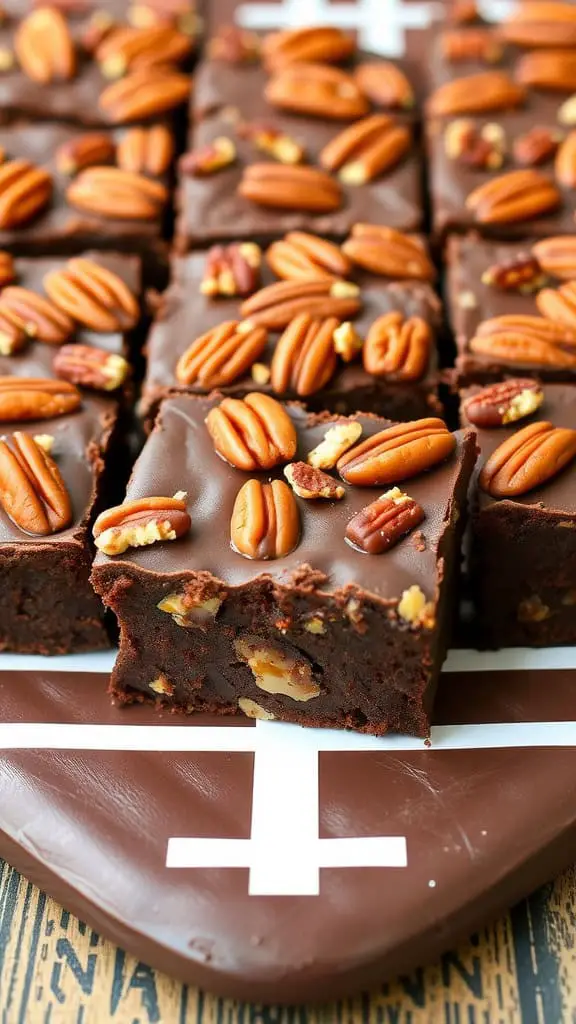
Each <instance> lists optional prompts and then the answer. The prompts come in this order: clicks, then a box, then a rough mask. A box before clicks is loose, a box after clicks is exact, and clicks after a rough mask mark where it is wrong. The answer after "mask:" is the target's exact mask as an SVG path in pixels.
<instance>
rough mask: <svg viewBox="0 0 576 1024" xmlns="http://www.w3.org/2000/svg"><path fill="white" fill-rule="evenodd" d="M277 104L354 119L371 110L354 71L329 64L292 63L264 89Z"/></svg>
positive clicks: (338, 118)
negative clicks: (354, 75)
mask: <svg viewBox="0 0 576 1024" xmlns="http://www.w3.org/2000/svg"><path fill="white" fill-rule="evenodd" d="M264 98H265V99H266V100H267V102H268V103H271V104H272V106H273V107H278V108H279V109H280V110H289V111H292V112H293V113H296V114H305V115H307V116H309V117H321V118H323V119H324V118H327V119H329V120H336V121H352V120H355V119H356V118H357V117H364V115H365V114H367V113H368V100H367V99H366V97H365V96H364V93H363V92H362V91H361V90H360V88H359V86H358V85H357V83H356V82H355V81H354V79H353V78H352V76H351V75H349V74H347V73H346V72H345V71H341V70H340V69H339V68H333V67H328V66H327V65H325V64H289V65H288V66H287V67H285V68H284V69H282V70H281V71H278V72H277V73H276V74H273V75H272V77H271V78H270V79H269V81H268V84H267V85H266V88H265V90H264Z"/></svg>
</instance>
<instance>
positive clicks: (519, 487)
mask: <svg viewBox="0 0 576 1024" xmlns="http://www.w3.org/2000/svg"><path fill="white" fill-rule="evenodd" d="M575 457H576V430H569V429H568V428H566V427H554V426H553V425H552V424H551V423H548V422H546V421H542V422H539V423H530V424H529V425H528V426H527V427H523V428H522V430H519V431H518V432H517V433H516V434H513V435H512V437H509V438H507V439H506V440H505V441H504V442H503V443H502V444H501V445H499V447H498V448H497V449H496V451H495V452H493V453H492V455H490V457H489V458H488V459H487V460H486V463H485V465H484V468H483V469H482V472H481V473H480V486H481V488H482V490H483V491H486V492H487V493H488V494H490V495H491V496H492V497H493V498H513V497H516V496H517V495H520V494H526V492H527V491H532V490H534V488H535V487H540V486H541V485H542V484H544V483H546V481H547V480H551V479H552V478H553V477H555V476H557V475H558V473H560V471H561V470H562V469H564V467H565V466H567V465H568V463H569V462H571V461H572V459H574V458H575Z"/></svg>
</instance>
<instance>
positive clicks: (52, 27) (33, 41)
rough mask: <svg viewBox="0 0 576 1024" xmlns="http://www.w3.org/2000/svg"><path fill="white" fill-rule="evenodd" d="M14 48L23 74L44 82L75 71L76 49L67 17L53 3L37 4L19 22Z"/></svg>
mask: <svg viewBox="0 0 576 1024" xmlns="http://www.w3.org/2000/svg"><path fill="white" fill-rule="evenodd" d="M14 50H15V51H16V56H17V57H18V62H19V64H20V67H21V68H22V70H23V72H24V74H25V75H27V77H28V78H31V79H32V81H34V82H40V83H41V84H43V85H46V84H48V83H49V82H57V81H67V80H69V79H70V78H74V75H75V74H76V53H75V50H74V43H73V41H72V36H71V35H70V29H69V28H68V23H67V21H66V19H65V18H64V17H63V16H62V14H61V12H60V11H59V10H57V8H56V7H48V6H46V7H38V8H37V10H35V11H31V12H30V14H28V15H27V16H26V17H25V18H24V19H23V20H22V21H21V22H20V24H19V26H18V28H17V29H16V32H15V34H14Z"/></svg>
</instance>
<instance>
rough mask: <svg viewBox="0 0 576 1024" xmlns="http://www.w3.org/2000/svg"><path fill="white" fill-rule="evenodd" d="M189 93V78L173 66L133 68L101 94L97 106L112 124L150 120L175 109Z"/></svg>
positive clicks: (184, 100) (183, 101)
mask: <svg viewBox="0 0 576 1024" xmlns="http://www.w3.org/2000/svg"><path fill="white" fill-rule="evenodd" d="M189 95H190V79H189V78H188V76H187V75H183V74H181V73H180V72H179V71H174V70H172V69H171V68H165V67H162V68H150V69H147V70H146V71H133V72H132V73H131V74H129V75H126V77H125V78H121V79H119V81H117V82H113V83H112V85H109V86H107V87H106V88H105V89H104V90H103V91H102V92H101V94H100V99H99V100H98V105H99V107H100V110H101V111H102V113H103V114H104V115H105V116H106V117H107V119H108V120H109V121H110V122H111V123H112V124H123V123H125V122H127V121H140V120H147V119H148V118H150V117H157V116H158V115H159V114H165V113H166V112H167V111H168V110H173V109H174V108H175V107H179V106H180V105H181V104H182V103H185V102H186V100H187V99H188V97H189Z"/></svg>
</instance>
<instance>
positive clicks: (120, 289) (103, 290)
mask: <svg viewBox="0 0 576 1024" xmlns="http://www.w3.org/2000/svg"><path fill="white" fill-rule="evenodd" d="M43 283H44V287H45V289H46V291H47V292H48V295H49V296H50V298H51V299H52V301H53V302H54V303H55V304H56V305H57V306H58V307H59V308H60V309H61V310H64V312H65V313H67V314H68V315H69V316H71V317H72V319H73V320H77V321H78V323H80V324H84V326H85V327H89V328H90V329H91V330H93V331H98V332H99V333H101V334H104V333H107V332H112V331H127V330H129V329H130V328H131V327H134V325H135V324H136V323H137V321H138V318H139V315H140V309H139V306H138V302H137V300H136V296H135V295H133V293H132V292H131V291H130V289H129V287H128V285H127V284H125V282H124V281H123V280H122V278H121V277H118V274H115V273H114V272H113V271H112V270H109V269H108V268H107V267H104V266H102V265H101V264H100V263H96V261H95V260H90V259H86V258H85V257H82V256H75V257H74V258H73V259H71V260H68V262H67V264H66V266H65V267H63V268H62V270H52V271H50V272H49V273H48V274H45V276H44V282H43Z"/></svg>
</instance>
